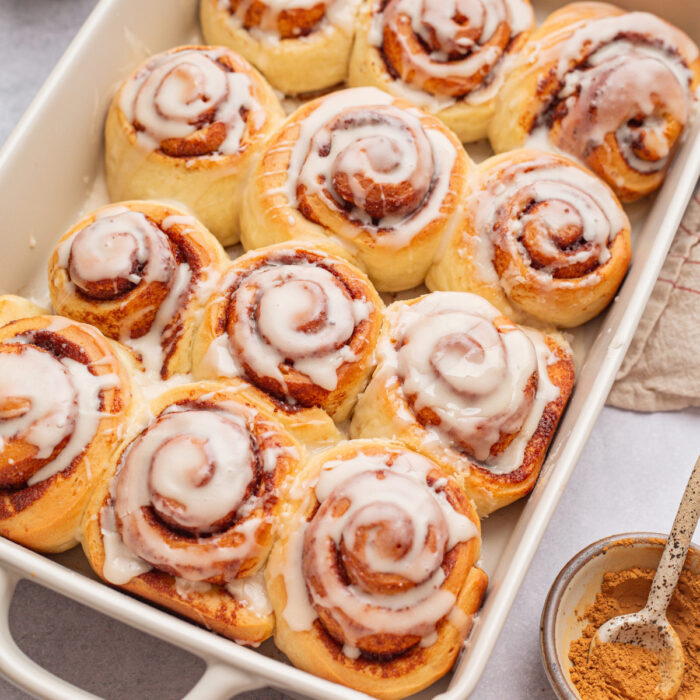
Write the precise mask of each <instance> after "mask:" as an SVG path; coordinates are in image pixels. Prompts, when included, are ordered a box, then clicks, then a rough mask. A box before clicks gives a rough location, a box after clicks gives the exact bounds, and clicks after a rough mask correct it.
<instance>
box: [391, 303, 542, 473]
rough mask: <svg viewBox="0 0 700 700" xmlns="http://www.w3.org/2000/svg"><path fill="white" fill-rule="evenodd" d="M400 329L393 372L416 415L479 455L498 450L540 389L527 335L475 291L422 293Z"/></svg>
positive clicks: (484, 456) (520, 422)
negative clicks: (395, 369) (397, 377)
mask: <svg viewBox="0 0 700 700" xmlns="http://www.w3.org/2000/svg"><path fill="white" fill-rule="evenodd" d="M401 326H402V329H401V333H400V339H399V341H398V346H397V351H396V363H397V371H398V376H399V379H400V381H401V382H402V385H403V391H404V394H405V395H406V398H407V400H408V403H409V405H410V406H411V409H412V410H413V412H414V414H415V416H416V419H417V420H418V421H419V422H421V423H422V424H423V425H425V426H430V427H431V428H432V429H434V430H437V431H438V432H439V433H441V434H443V435H444V436H445V437H446V438H447V440H448V442H450V443H452V444H454V445H455V446H456V447H458V448H459V449H460V450H461V451H463V452H466V453H467V454H469V455H472V456H473V457H474V458H475V459H477V460H480V461H486V460H488V459H489V457H491V456H493V455H495V454H497V453H498V452H500V451H502V450H503V449H504V448H505V447H506V446H507V445H508V443H509V441H510V439H511V438H512V437H513V436H514V435H516V434H517V433H518V432H519V431H520V429H521V428H522V427H523V424H524V422H525V420H526V418H527V416H528V415H529V413H530V411H531V410H532V408H533V404H534V400H535V395H536V392H537V384H538V377H539V370H538V362H537V355H536V352H535V348H534V346H533V344H532V342H531V340H530V338H529V337H528V336H527V335H526V334H525V333H524V332H523V331H522V330H520V329H519V328H518V327H517V326H515V325H513V324H512V323H511V322H509V321H508V320H507V319H505V318H504V317H502V316H499V314H498V312H497V311H496V309H494V308H493V307H492V306H491V305H490V304H488V303H487V302H485V301H484V300H481V299H479V298H478V297H475V296H472V295H459V294H445V295H437V296H436V297H432V298H431V297H426V298H425V299H424V301H423V302H420V303H418V304H415V305H413V306H411V307H407V308H406V309H404V314H403V316H402V322H401Z"/></svg>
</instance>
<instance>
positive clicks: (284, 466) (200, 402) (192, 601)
mask: <svg viewBox="0 0 700 700" xmlns="http://www.w3.org/2000/svg"><path fill="white" fill-rule="evenodd" d="M173 407H179V408H180V409H182V410H205V411H206V410H209V409H211V410H215V411H223V412H224V413H225V412H227V411H229V412H231V413H232V415H237V416H238V415H240V416H246V418H245V421H246V426H247V428H246V429H248V430H250V431H251V432H250V439H251V441H252V444H253V445H254V446H255V447H254V454H255V455H256V459H260V460H263V459H264V457H263V455H264V454H265V450H271V453H270V454H272V455H273V456H274V459H275V466H274V472H268V471H267V470H264V473H263V476H262V477H261V479H262V481H261V482H260V484H261V485H260V487H259V488H263V489H264V490H266V493H267V495H265V497H264V509H265V513H264V514H261V516H262V520H261V527H259V528H258V529H257V530H256V533H255V537H254V540H255V546H254V551H255V552H256V553H255V554H254V555H253V557H252V558H249V559H246V560H244V561H242V562H240V563H239V564H238V565H237V568H236V570H237V571H238V576H237V577H235V578H239V577H242V578H243V579H245V577H247V576H248V575H252V574H253V573H255V572H256V571H257V570H259V569H260V568H261V567H262V566H263V564H264V562H265V559H266V557H267V552H268V551H269V548H270V546H271V545H272V542H273V539H274V538H275V536H276V529H277V527H278V526H279V519H280V515H281V512H282V510H283V509H284V507H285V503H286V499H287V491H288V489H289V488H290V486H291V483H292V480H293V478H294V476H295V475H296V473H297V472H298V470H299V469H300V466H301V463H302V459H303V448H302V447H301V446H299V445H298V443H297V442H296V441H295V440H294V438H292V437H291V435H289V434H288V433H287V432H286V431H285V430H284V428H283V427H282V425H281V424H280V423H278V422H277V421H276V420H274V419H273V418H272V416H271V415H270V414H269V413H267V412H265V411H264V410H263V409H262V408H261V406H260V405H259V404H258V403H256V402H255V401H250V400H248V397H247V395H246V393H245V391H241V390H238V389H236V388H233V387H226V386H223V385H222V384H220V383H217V382H198V383H196V384H185V385H182V386H179V387H176V388H174V389H171V390H168V391H166V392H165V393H164V394H162V395H161V396H159V397H158V398H157V399H155V400H154V401H153V402H152V403H151V405H150V407H149V413H150V416H151V417H150V418H149V417H147V416H146V415H145V414H144V415H142V416H141V419H140V422H139V424H138V425H136V426H134V427H133V428H132V429H131V431H130V434H129V435H128V436H127V437H126V438H125V441H124V443H123V445H122V449H121V451H120V454H121V457H120V455H119V454H118V455H116V456H115V458H114V459H113V460H112V463H111V465H110V468H109V472H108V474H106V475H105V478H104V480H103V482H102V483H101V484H100V486H99V488H98V489H97V490H96V492H95V494H94V496H93V497H92V498H91V500H90V503H89V505H88V508H87V510H86V512H85V515H84V518H83V522H82V535H83V540H82V541H83V548H84V550H85V554H86V556H87V557H88V560H89V561H90V564H91V566H92V567H93V569H94V570H95V572H96V573H97V574H98V575H99V576H100V577H101V578H103V579H104V580H105V581H106V582H107V583H110V581H109V580H108V579H107V578H106V576H105V561H106V552H105V543H104V535H103V532H102V529H103V528H104V527H105V522H103V518H104V517H105V516H104V513H105V508H113V507H114V505H113V499H114V497H113V495H112V493H113V492H114V488H115V486H114V475H115V471H116V473H117V477H116V478H117V479H119V478H120V476H121V470H122V469H123V462H124V459H125V458H126V456H127V455H128V447H129V446H130V445H133V444H134V441H135V440H137V439H138V438H139V436H140V435H143V434H144V430H145V429H147V428H148V427H149V425H150V426H152V425H153V424H154V420H155V421H157V420H158V417H159V416H163V415H168V411H171V410H172V408H173ZM164 412H165V413H164ZM153 416H155V419H154V418H153ZM261 464H262V462H261ZM120 465H121V467H120ZM267 466H268V467H269V465H267ZM261 469H262V467H261ZM270 479H271V480H270ZM268 482H269V483H268ZM261 493H262V492H261ZM256 513H257V510H255V511H252V512H251V513H248V514H247V515H246V516H245V517H246V519H247V520H250V518H251V517H254V516H255V517H257V516H256V515H255V514H256ZM237 517H238V516H237ZM239 521H240V519H238V520H236V521H234V522H233V523H232V524H231V525H230V526H229V529H228V532H230V537H229V535H228V534H227V532H226V531H224V538H226V537H228V538H229V540H230V542H229V544H231V543H232V542H240V535H236V534H235V533H236V528H237V527H238V525H237V524H238V523H239ZM156 529H157V531H158V532H159V533H161V534H162V536H163V537H164V538H165V541H168V542H170V545H171V547H174V548H175V549H177V547H179V546H180V545H183V546H191V543H192V540H191V538H189V541H185V540H186V539H187V538H185V537H184V536H183V534H182V533H181V532H176V531H169V530H168V528H167V526H166V524H165V523H164V522H163V521H162V520H159V521H158V523H157V526H156ZM231 538H232V539H231ZM219 540H221V537H220V536H219V535H217V542H218V541H219ZM229 540H226V541H224V540H221V546H225V545H226V542H227V541H229ZM205 545H206V542H205ZM226 576H228V574H226ZM205 581H206V582H208V583H209V584H210V585H202V583H201V582H200V583H194V584H191V585H190V584H188V582H187V581H183V580H180V579H177V578H176V577H175V576H174V575H172V574H171V573H167V572H166V571H163V570H158V569H157V568H151V569H150V570H148V571H146V572H144V573H141V574H139V575H137V576H135V577H134V578H132V579H131V580H130V581H128V582H127V583H124V584H121V585H120V587H121V588H123V589H125V590H127V591H130V592H132V593H135V594H137V595H139V596H141V597H143V598H146V599H148V600H150V601H152V602H154V603H156V604H158V605H161V606H163V607H165V608H167V609H169V610H173V611H175V612H177V613H178V614H180V615H182V616H184V617H187V618H189V619H191V620H193V621H195V622H197V623H198V624H202V625H204V626H206V627H207V628H209V629H212V630H214V631H216V632H218V633H219V634H222V635H224V636H226V637H229V638H231V639H234V640H235V641H239V642H241V643H244V644H254V645H257V644H259V643H260V642H262V641H264V639H266V638H267V637H269V636H270V634H271V633H272V628H273V625H274V618H273V616H272V614H271V613H270V612H265V611H261V610H256V609H255V608H254V606H249V605H248V604H247V603H246V602H244V601H241V600H239V599H237V598H236V597H234V595H233V594H232V593H230V592H229V591H228V590H227V589H226V588H225V587H224V585H223V584H224V583H225V581H224V580H223V579H222V577H221V576H220V575H216V576H214V577H213V578H212V577H208V578H206V579H205Z"/></svg>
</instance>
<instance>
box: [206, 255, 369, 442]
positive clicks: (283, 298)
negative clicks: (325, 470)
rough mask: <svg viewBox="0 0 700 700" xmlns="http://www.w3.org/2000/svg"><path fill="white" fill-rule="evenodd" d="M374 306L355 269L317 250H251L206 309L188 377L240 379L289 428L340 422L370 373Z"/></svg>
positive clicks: (366, 285)
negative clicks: (312, 413) (268, 400)
mask: <svg viewBox="0 0 700 700" xmlns="http://www.w3.org/2000/svg"><path fill="white" fill-rule="evenodd" d="M382 306H383V305H382V302H381V300H380V299H379V296H378V295H377V292H376V291H375V290H374V288H373V287H372V285H371V284H370V283H369V281H368V280H367V278H366V277H365V276H364V275H363V274H362V273H361V272H360V271H359V270H358V269H357V268H355V267H354V266H353V265H350V264H349V263H347V262H346V261H345V260H343V259H341V258H337V257H335V256H333V255H329V254H327V253H325V251H324V250H323V249H321V248H314V247H311V246H305V245H301V244H296V245H295V244H279V245H276V246H270V247H269V248H263V249H261V250H258V251H253V252H251V253H248V254H246V255H244V256H242V257H241V258H238V259H237V260H236V261H235V262H234V263H233V264H232V266H231V269H230V271H229V273H228V274H227V275H225V277H224V280H223V283H222V284H221V286H220V289H219V291H218V292H217V294H215V295H214V297H213V298H212V301H211V303H210V304H209V306H208V307H207V310H206V312H205V314H204V319H203V322H202V324H201V326H200V328H199V330H198V332H197V337H196V339H195V343H194V352H193V367H194V374H195V376H196V377H198V378H218V379H225V378H229V377H240V378H242V379H245V380H246V381H248V382H250V383H251V384H253V385H255V386H257V387H258V388H259V389H261V390H263V391H264V392H266V393H267V394H268V395H269V396H271V397H272V399H273V401H274V402H275V404H276V405H277V406H278V408H279V409H280V411H282V412H284V413H287V414H288V415H289V417H290V420H293V422H294V423H301V424H302V425H303V424H307V423H309V416H308V414H306V413H305V412H304V409H314V408H317V409H323V411H326V412H327V413H328V414H329V415H330V416H332V417H333V418H334V419H335V420H336V421H343V420H345V419H346V418H347V417H348V416H349V414H350V411H351V410H352V407H353V406H354V404H355V400H356V398H357V395H358V393H359V392H360V391H361V390H362V388H363V387H364V385H365V383H366V381H367V379H368V378H369V375H370V373H371V371H372V367H373V356H374V347H375V344H376V340H377V337H378V336H379V329H380V326H381V322H382ZM300 412H302V413H301V415H297V414H299V413H300ZM321 415H322V412H321V411H318V412H317V413H316V419H315V420H320V416H321ZM305 416H306V417H305ZM311 423H312V424H313V420H311ZM324 430H326V429H325V428H324ZM333 434H335V430H333Z"/></svg>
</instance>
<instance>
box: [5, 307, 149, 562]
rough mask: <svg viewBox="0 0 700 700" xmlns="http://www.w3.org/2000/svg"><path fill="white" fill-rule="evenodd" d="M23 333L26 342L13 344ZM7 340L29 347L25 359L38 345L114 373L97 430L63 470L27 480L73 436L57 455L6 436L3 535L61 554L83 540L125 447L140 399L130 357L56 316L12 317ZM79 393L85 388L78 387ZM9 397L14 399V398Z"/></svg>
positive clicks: (102, 393)
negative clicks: (92, 508) (92, 502)
mask: <svg viewBox="0 0 700 700" xmlns="http://www.w3.org/2000/svg"><path fill="white" fill-rule="evenodd" d="M20 336H21V337H22V338H24V342H23V343H22V344H21V345H19V344H15V343H13V341H14V340H15V339H16V338H18V337H20ZM27 338H29V339H30V340H27ZM0 344H1V345H0V350H1V351H2V353H7V352H10V353H12V354H17V350H18V349H22V350H21V351H20V353H19V354H17V356H18V357H19V358H20V359H22V358H21V354H22V353H23V352H26V351H27V349H30V350H32V351H38V352H40V353H45V357H46V358H47V359H48V358H53V359H54V360H55V361H56V362H57V364H60V361H61V360H62V359H68V360H70V361H72V362H74V363H79V364H80V365H83V366H84V367H86V368H87V370H88V371H89V373H90V375H92V376H94V377H96V378H97V377H100V376H106V377H107V378H108V381H107V383H106V384H105V385H104V386H103V387H102V388H101V389H99V393H98V394H97V395H98V396H99V404H100V406H99V411H100V412H101V417H100V419H99V422H98V424H97V429H96V431H95V434H94V436H93V437H92V438H91V439H90V440H89V441H88V442H87V443H86V444H85V446H84V447H83V449H82V450H80V451H79V452H77V453H76V456H75V457H74V458H73V459H72V460H71V461H70V463H69V464H68V465H67V466H66V467H65V468H64V469H62V470H61V471H59V472H57V473H55V474H53V475H52V476H49V477H48V478H45V479H42V480H41V481H38V482H36V483H33V484H28V483H27V481H28V480H30V478H31V477H32V476H33V475H34V474H36V473H37V472H38V470H39V469H41V468H42V467H46V468H50V466H51V463H52V462H53V461H54V460H56V459H58V458H60V456H61V454H62V451H63V450H64V449H65V448H66V446H67V444H68V441H69V439H70V437H69V436H68V437H66V438H65V439H64V440H62V441H61V443H60V444H59V445H57V446H56V448H55V449H54V450H53V451H52V453H51V455H50V456H49V457H46V458H41V459H40V458H39V450H38V448H37V447H36V446H35V445H33V444H31V441H27V438H26V437H24V438H23V437H22V435H15V436H12V437H8V438H6V440H5V442H6V445H7V448H8V449H6V450H3V454H2V460H1V463H0V472H2V474H3V475H4V477H6V478H5V479H4V482H5V485H4V487H3V488H0V534H2V535H3V536H5V537H7V538H9V539H12V540H14V541H16V542H19V543H20V544H23V545H25V546H27V547H31V548H32V549H37V550H39V551H43V552H60V551H63V550H65V549H68V548H70V547H72V546H73V545H75V544H76V543H77V530H78V526H79V523H80V518H81V516H82V513H83V509H84V508H85V505H86V503H87V500H88V498H89V495H90V493H91V491H92V489H93V488H94V486H95V484H96V483H97V482H98V481H99V479H100V477H101V475H102V473H103V472H104V470H105V469H106V468H107V465H108V463H109V461H110V459H111V458H112V456H113V454H114V452H115V451H116V450H117V448H118V445H119V434H120V433H121V431H122V430H123V429H124V428H125V426H126V425H127V424H128V422H129V420H130V419H131V417H132V416H133V414H134V411H135V407H136V402H135V401H134V399H133V394H132V385H131V377H130V371H129V369H127V364H125V363H128V357H127V355H126V354H125V353H123V352H121V351H119V350H118V349H117V348H116V347H115V346H113V345H112V344H111V343H110V342H109V341H108V340H107V339H106V338H104V337H103V336H102V335H101V334H100V332H99V331H97V330H96V329H94V328H92V327H90V326H86V325H84V324H81V323H75V322H70V321H67V320H66V319H62V318H59V317H56V316H35V317H32V318H27V319H21V320H17V321H14V322H12V323H9V324H7V325H5V326H3V327H2V328H0ZM76 391H78V392H80V391H81V388H80V387H79V386H77V387H76ZM96 391H97V390H96ZM3 398H4V399H5V402H6V401H7V399H9V398H11V397H8V396H5V397H3ZM77 400H78V399H77V398H76V401H77ZM30 405H31V402H30ZM30 405H29V406H28V408H29V407H30ZM6 407H7V406H6ZM8 416H9V414H8ZM9 417H11V416H9ZM66 419H67V420H68V418H66ZM84 419H85V417H84V416H82V415H81V414H78V415H77V417H76V423H75V426H74V430H79V429H80V421H82V420H84ZM71 435H72V433H71ZM13 462H14V463H13Z"/></svg>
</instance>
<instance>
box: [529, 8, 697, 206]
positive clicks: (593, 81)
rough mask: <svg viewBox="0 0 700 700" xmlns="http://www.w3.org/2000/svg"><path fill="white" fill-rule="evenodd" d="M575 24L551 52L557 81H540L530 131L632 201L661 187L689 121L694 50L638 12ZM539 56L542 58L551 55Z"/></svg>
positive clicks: (675, 32) (680, 35)
mask: <svg viewBox="0 0 700 700" xmlns="http://www.w3.org/2000/svg"><path fill="white" fill-rule="evenodd" d="M574 27H575V28H572V30H570V32H569V34H570V35H569V36H568V38H567V39H565V40H564V41H562V42H561V44H560V45H559V46H558V47H557V49H556V51H557V58H556V59H555V60H553V61H552V63H553V69H552V70H553V71H554V74H555V77H556V80H548V81H544V82H543V84H542V89H543V91H544V94H543V95H542V100H543V101H542V108H541V111H540V113H539V114H538V115H537V116H536V118H535V121H534V122H533V129H535V130H537V128H538V127H542V128H544V129H546V130H547V132H548V134H549V139H550V140H551V142H552V143H553V144H555V145H556V146H557V147H559V148H560V149H562V150H563V151H565V152H567V153H570V154H571V155H574V156H575V157H577V158H578V159H579V160H581V161H582V162H584V163H585V164H586V165H588V167H590V168H591V169H592V170H594V172H596V173H597V174H598V175H600V176H601V177H602V178H603V179H604V180H605V181H606V182H608V183H609V184H610V186H611V187H612V188H613V189H614V190H615V192H616V193H617V194H618V195H619V196H620V197H621V198H622V199H623V200H629V201H631V200H633V199H636V198H638V197H640V196H642V195H644V194H646V193H648V192H650V191H651V190H653V189H655V188H656V187H657V186H658V185H659V184H660V182H661V180H662V178H663V175H664V173H665V171H666V169H667V167H668V164H669V159H670V157H671V155H672V154H673V152H674V151H675V148H676V146H677V145H678V143H679V138H680V135H681V133H682V131H683V129H684V127H685V125H686V124H687V123H688V121H689V119H690V115H691V109H692V100H693V92H694V90H695V88H696V87H697V84H698V81H699V79H700V64H699V63H698V50H697V48H696V47H695V46H694V45H693V43H692V42H691V41H690V40H689V39H688V38H687V37H686V36H685V35H684V34H683V33H682V32H680V31H679V30H677V29H675V28H674V27H672V26H671V25H668V24H667V23H666V22H664V21H663V20H661V19H659V18H657V17H655V16H654V15H651V14H647V13H643V12H632V13H624V14H620V15H615V16H607V17H598V18H596V19H594V20H592V21H590V22H587V23H585V24H583V25H581V24H579V25H574ZM541 54H542V57H541V60H548V57H549V56H550V52H548V51H546V50H544V51H542V52H541ZM538 66H539V63H537V62H536V63H535V65H534V67H533V70H537V69H538Z"/></svg>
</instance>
